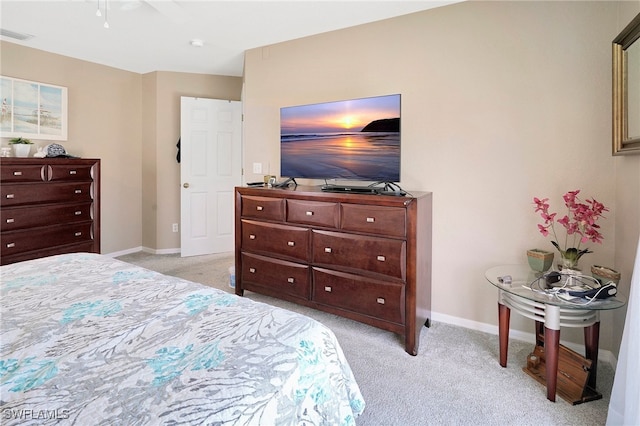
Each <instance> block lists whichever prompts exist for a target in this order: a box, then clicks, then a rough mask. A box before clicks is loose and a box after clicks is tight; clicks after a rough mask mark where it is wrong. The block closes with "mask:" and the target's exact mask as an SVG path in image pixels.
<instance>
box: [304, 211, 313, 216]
mask: <svg viewBox="0 0 640 426" xmlns="http://www.w3.org/2000/svg"><path fill="white" fill-rule="evenodd" d="M305 214H306V215H307V216H313V212H305Z"/></svg>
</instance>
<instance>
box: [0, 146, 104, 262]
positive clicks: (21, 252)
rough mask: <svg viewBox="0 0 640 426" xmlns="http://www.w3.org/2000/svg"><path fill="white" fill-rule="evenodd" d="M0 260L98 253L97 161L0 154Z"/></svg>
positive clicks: (98, 192) (98, 185)
mask: <svg viewBox="0 0 640 426" xmlns="http://www.w3.org/2000/svg"><path fill="white" fill-rule="evenodd" d="M0 166H1V169H0V175H1V187H2V199H1V200H0V217H1V223H2V225H1V229H0V231H1V234H0V236H1V237H2V243H1V244H2V245H1V249H0V263H1V264H2V265H6V264H8V263H14V262H19V261H23V260H29V259H35V258H39V257H44V256H50V255H54V254H62V253H72V252H80V251H86V252H93V253H99V252H100V160H96V159H76V158H1V159H0Z"/></svg>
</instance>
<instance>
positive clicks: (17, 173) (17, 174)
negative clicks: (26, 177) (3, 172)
mask: <svg viewBox="0 0 640 426" xmlns="http://www.w3.org/2000/svg"><path fill="white" fill-rule="evenodd" d="M13 175H14V176H22V172H13Z"/></svg>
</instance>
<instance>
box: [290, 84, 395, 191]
mask: <svg viewBox="0 0 640 426" xmlns="http://www.w3.org/2000/svg"><path fill="white" fill-rule="evenodd" d="M280 175H281V176H283V177H288V178H307V179H325V180H327V179H344V180H355V181H375V182H399V181H400V95H399V94H396V95H386V96H376V97H369V98H361V99H351V100H343V101H336V102H325V103H317V104H311V105H298V106H290V107H283V108H281V109H280Z"/></svg>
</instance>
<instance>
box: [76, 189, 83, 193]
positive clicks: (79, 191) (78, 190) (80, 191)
mask: <svg viewBox="0 0 640 426" xmlns="http://www.w3.org/2000/svg"><path fill="white" fill-rule="evenodd" d="M74 192H75V193H76V194H82V189H76V190H75V191H74Z"/></svg>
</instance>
